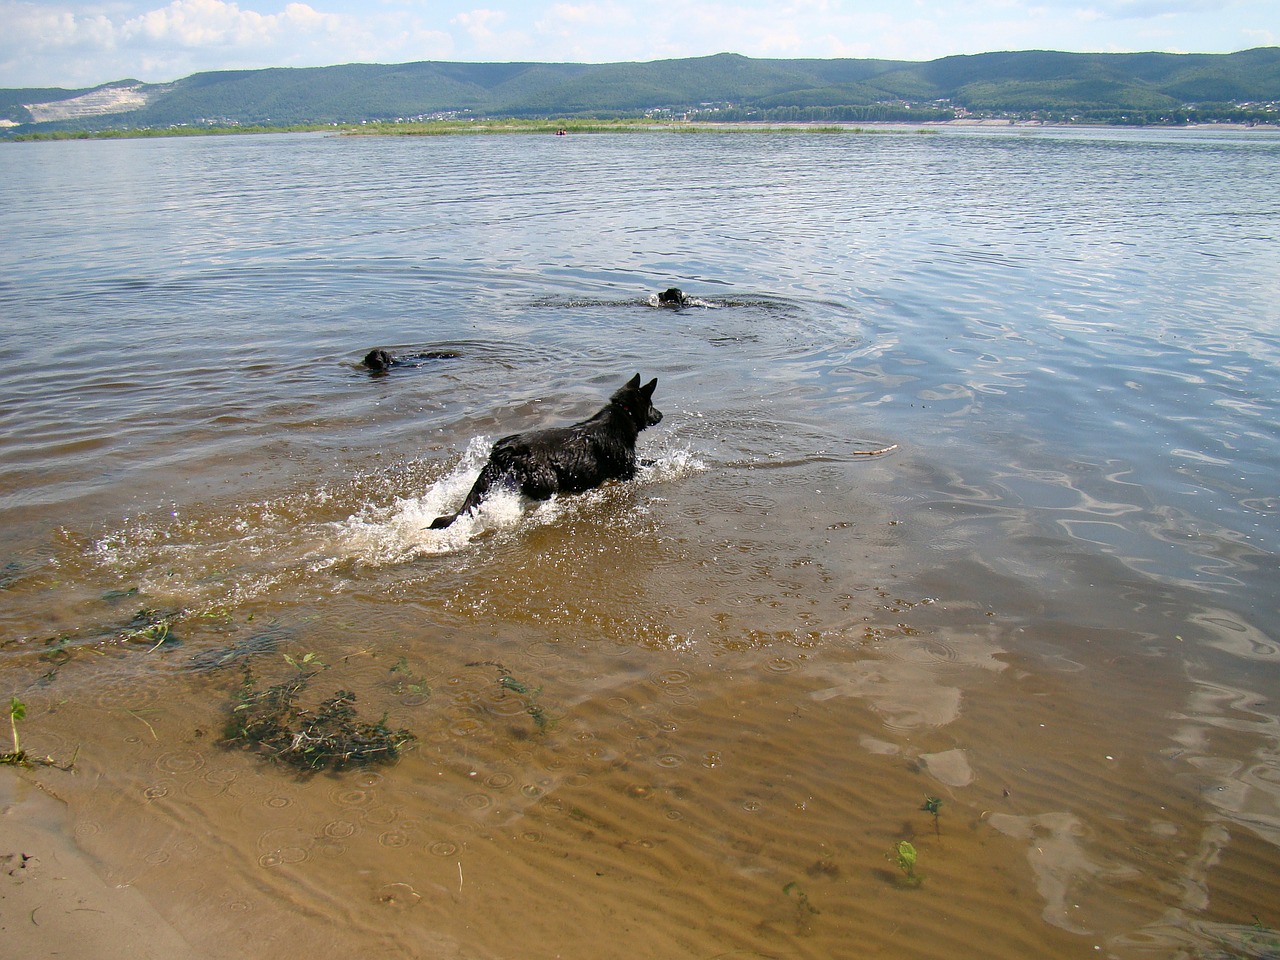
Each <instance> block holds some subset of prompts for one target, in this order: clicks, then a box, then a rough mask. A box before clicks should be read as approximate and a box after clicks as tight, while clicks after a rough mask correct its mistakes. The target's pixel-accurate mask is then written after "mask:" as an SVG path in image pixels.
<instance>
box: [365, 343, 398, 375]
mask: <svg viewBox="0 0 1280 960" xmlns="http://www.w3.org/2000/svg"><path fill="white" fill-rule="evenodd" d="M395 362H396V361H395V357H393V356H391V354H389V353H387V351H385V350H382V349H377V350H370V351H369V352H368V353H367V354H365V358H364V365H365V366H366V367H368V368H369V369H370V370H373V371H374V372H375V373H381V372H382V371H383V370H386V369H387V368H388V367H390V366H391V365H392V364H393V363H395Z"/></svg>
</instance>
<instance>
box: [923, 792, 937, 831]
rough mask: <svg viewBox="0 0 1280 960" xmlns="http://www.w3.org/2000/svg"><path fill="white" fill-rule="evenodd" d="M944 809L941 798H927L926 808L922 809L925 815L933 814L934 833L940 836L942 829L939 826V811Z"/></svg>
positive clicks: (925, 799) (925, 801) (925, 800)
mask: <svg viewBox="0 0 1280 960" xmlns="http://www.w3.org/2000/svg"><path fill="white" fill-rule="evenodd" d="M941 807H942V798H941V797H925V798H924V806H923V807H921V808H920V809H921V810H923V811H924V812H925V813H932V814H933V832H934V833H936V834H937V835H938V836H942V828H941V827H940V826H939V825H938V811H939V809H940V808H941Z"/></svg>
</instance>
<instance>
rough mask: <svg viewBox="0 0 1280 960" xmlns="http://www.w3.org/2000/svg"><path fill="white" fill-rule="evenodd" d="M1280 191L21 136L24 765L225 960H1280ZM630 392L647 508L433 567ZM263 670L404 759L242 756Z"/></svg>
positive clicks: (1261, 164) (729, 149)
mask: <svg viewBox="0 0 1280 960" xmlns="http://www.w3.org/2000/svg"><path fill="white" fill-rule="evenodd" d="M1278 161H1280V138H1277V137H1276V136H1275V135H1272V134H1259V133H1256V132H1248V133H1234V134H1233V133H1206V132H1188V131H1179V132H1176V133H1169V132H1164V133H1146V132H1140V131H1037V132H1014V131H983V132H978V133H973V132H966V133H954V132H946V133H941V134H933V135H920V134H916V133H913V132H898V133H888V134H875V135H855V134H848V135H816V134H807V133H794V134H739V135H714V134H688V135H674V134H653V135H647V136H582V137H569V138H564V137H560V138H556V137H542V136H537V137H535V136H501V137H499V136H493V137H476V138H470V137H449V138H434V137H433V138H422V139H411V138H404V139H377V138H340V137H322V136H288V137H253V138H247V137H246V138H226V139H195V140H170V141H154V142H152V141H123V142H86V143H57V144H15V145H10V146H9V147H8V148H7V149H4V150H0V168H3V176H2V177H0V183H4V184H5V186H4V187H3V188H0V189H3V191H4V204H3V206H2V207H0V210H2V212H0V217H3V220H4V233H5V236H6V238H7V239H6V243H5V244H4V245H3V247H0V262H2V263H3V270H0V305H2V306H3V313H4V316H5V320H6V324H5V331H4V334H3V337H0V361H2V363H0V519H2V522H3V527H2V529H3V531H4V534H3V536H4V546H5V550H4V555H3V558H0V562H2V563H3V565H4V569H3V571H2V572H0V577H2V578H3V579H2V580H0V584H2V589H0V644H3V646H0V683H2V684H3V686H0V693H3V692H11V693H12V694H16V695H18V696H19V697H20V698H21V699H22V700H23V701H25V702H26V703H27V704H28V715H27V720H26V722H25V725H24V731H25V732H24V737H23V745H24V746H25V747H27V748H28V749H29V750H31V751H32V752H34V753H39V754H49V755H52V756H54V757H55V758H66V757H70V756H72V755H74V756H75V757H76V764H75V773H64V772H61V771H58V770H53V769H47V768H46V769H41V770H38V771H36V772H35V773H33V774H32V776H34V777H37V778H39V779H40V781H41V782H42V783H43V784H45V785H46V786H47V787H48V788H49V789H50V790H52V791H53V792H55V793H56V794H57V795H58V796H61V797H63V798H64V799H65V800H66V801H67V802H68V804H69V805H70V807H71V809H72V811H73V815H74V824H75V834H76V838H77V841H78V842H79V843H80V844H81V845H82V846H83V847H84V848H85V849H86V850H87V851H88V852H89V853H91V854H92V855H93V856H94V857H96V858H97V859H98V861H99V862H100V863H101V864H102V867H103V870H104V871H105V872H106V873H107V875H108V876H109V878H110V879H112V880H114V881H115V882H118V883H129V884H133V885H135V886H136V887H138V888H139V889H140V890H142V891H143V892H144V893H145V894H147V895H148V897H150V898H151V899H152V900H153V902H155V903H156V905H157V907H158V909H160V910H161V912H162V913H164V914H165V915H166V916H167V917H168V918H169V919H170V920H171V921H172V922H173V923H174V924H175V925H176V926H177V927H178V929H179V931H180V932H182V933H183V934H184V935H185V936H187V937H188V939H189V940H191V941H192V942H193V943H197V944H200V945H201V952H202V955H203V954H207V955H209V956H223V955H225V956H242V955H243V954H244V952H245V951H246V950H248V949H252V950H253V951H254V953H255V954H256V955H259V956H263V957H274V956H286V955H287V956H295V955H296V953H297V951H298V950H299V949H307V948H310V949H313V950H315V951H317V952H318V955H332V954H334V952H335V951H336V950H338V949H340V950H342V951H343V952H347V951H352V950H365V951H373V952H378V953H380V954H381V955H404V956H418V955H424V956H425V955H429V956H441V957H449V956H457V957H553V956H564V957H575V956H582V957H586V956H591V957H614V956H618V957H622V956H628V957H635V956H653V957H666V958H669V957H677V956H678V957H685V956H687V957H712V956H734V957H755V956H770V957H781V956H786V957H815V958H817V957H844V956H849V957H852V956H859V957H865V956H876V955H884V956H903V955H907V954H911V955H914V956H920V957H940V958H953V957H955V958H958V957H970V956H972V955H973V950H974V948H975V945H977V944H981V945H982V951H983V953H984V955H990V956H993V957H1010V958H1013V957H1026V956H1031V955H1035V956H1044V957H1075V956H1083V955H1088V956H1113V957H1170V956H1186V957H1192V956H1196V957H1201V956H1203V957H1218V956H1267V955H1271V954H1270V953H1268V952H1267V951H1271V952H1272V953H1274V952H1275V951H1276V950H1277V949H1280V934H1276V933H1275V930H1276V929H1277V928H1280V915H1277V914H1276V912H1275V907H1274V904H1276V903H1280V883H1278V881H1277V877H1280V869H1278V868H1280V849H1278V845H1280V761H1278V758H1277V751H1278V748H1280V732H1278V725H1280V711H1278V710H1277V707H1276V703H1277V695H1278V694H1280V677H1278V676H1277V667H1278V664H1280V655H1278V653H1277V641H1278V639H1280V620H1278V618H1277V612H1276V606H1277V605H1276V597H1277V590H1276V583H1277V573H1278V572H1280V571H1278V570H1277V566H1278V565H1277V543H1278V542H1280V540H1278V538H1280V498H1278V497H1277V491H1276V481H1275V477H1276V476H1277V472H1278V471H1277V467H1278V466H1280V463H1278V461H1280V453H1278V451H1280V444H1278V443H1277V440H1278V439H1280V437H1278V436H1277V434H1280V410H1278V409H1277V408H1278V407H1280V390H1277V386H1276V383H1277V381H1276V374H1275V370H1276V367H1277V363H1278V362H1280V336H1278V334H1277V331H1280V307H1278V306H1277V304H1280V269H1278V268H1280V239H1278V238H1280V187H1277V186H1276V184H1275V181H1274V176H1273V172H1274V170H1275V169H1276V167H1277V162H1278ZM672 285H676V286H679V287H681V288H683V289H684V290H685V291H686V292H688V293H690V294H691V295H693V296H695V297H696V298H697V301H696V302H695V303H694V304H693V305H690V306H687V307H685V308H683V309H679V310H673V309H664V308H659V307H657V306H655V305H654V303H653V301H652V299H651V298H652V295H653V293H654V292H655V291H657V290H661V289H665V288H666V287H668V286H672ZM375 346H378V347H386V348H388V349H390V350H392V352H397V353H401V354H410V353H419V352H428V353H429V352H437V353H442V354H448V356H440V357H437V358H433V359H427V360H424V361H422V362H421V363H420V364H417V365H413V366H407V367H399V368H395V369H393V370H391V371H390V372H389V373H388V374H386V375H381V376H375V375H372V374H370V373H369V372H368V371H366V370H364V369H362V368H361V367H360V360H361V358H362V357H363V355H364V353H365V352H366V351H367V350H369V349H370V348H371V347H375ZM454 354H456V356H455V355H454ZM635 372H639V373H641V374H642V375H643V376H644V377H645V378H649V377H654V376H656V377H657V378H658V381H659V386H658V393H657V396H656V399H655V402H656V403H657V405H658V406H659V407H660V408H661V409H662V410H663V411H664V413H665V414H666V416H665V419H664V420H663V422H662V424H661V425H660V426H658V427H656V428H654V429H652V430H650V431H648V432H646V433H645V434H643V435H642V440H641V448H642V455H643V456H645V457H647V458H650V459H652V460H653V461H654V464H653V466H652V467H649V468H646V469H645V470H643V471H642V472H641V474H640V476H639V477H637V478H636V479H635V480H634V481H631V482H628V483H625V484H617V485H612V486H609V487H606V488H604V489H601V490H598V491H594V492H592V493H589V494H586V495H583V496H580V497H569V498H563V499H560V500H558V501H554V502H552V503H549V504H545V505H541V506H535V505H529V504H521V503H519V502H518V501H516V500H514V499H511V498H498V499H497V500H496V501H495V502H494V503H492V504H490V505H488V506H486V507H485V508H484V510H482V511H481V513H480V514H479V515H478V516H477V517H476V518H474V519H470V520H467V521H464V522H460V523H459V524H458V525H456V526H455V527H454V528H452V529H450V530H449V531H444V532H436V531H430V530H428V529H426V526H427V524H428V523H429V522H430V520H431V518H432V517H434V516H435V515H436V514H437V513H440V512H444V510H445V509H446V508H449V507H451V506H452V505H454V504H456V503H457V502H458V501H459V500H460V498H461V497H462V495H463V494H464V493H465V490H466V488H467V486H468V485H469V482H470V479H471V478H472V477H473V476H474V474H475V471H476V470H478V468H479V465H480V462H481V461H482V459H483V456H484V453H485V450H486V449H487V444H488V443H489V442H491V441H492V440H493V439H494V438H496V437H499V436H502V435H504V434H506V433H510V432H514V431H516V430H520V429H526V428H530V427H534V426H539V425H547V424H552V423H564V422H569V421H571V420H575V419H579V418H581V417H583V416H587V415H589V414H590V413H592V412H594V410H595V409H597V408H598V406H599V405H600V403H602V402H603V399H604V398H605V397H606V396H607V395H608V394H609V393H610V392H612V390H613V389H615V388H616V387H617V386H618V385H619V384H620V383H621V382H622V381H623V380H625V379H627V378H628V377H630V376H631V375H632V374H633V373H635ZM891 445H896V448H895V449H893V450H892V451H890V452H888V453H885V454H881V455H875V456H866V455H864V454H866V453H867V452H868V451H874V450H878V449H882V448H884V447H887V446H891ZM142 609H145V610H150V611H155V615H156V616H164V617H166V619H165V623H166V624H168V631H169V632H168V633H167V634H166V633H163V632H157V631H156V630H154V629H152V630H147V629H144V627H145V623H146V621H138V620H136V619H135V614H137V613H138V611H139V610H142ZM140 624H141V625H142V626H140ZM308 656H309V657H310V659H309V660H304V658H307V657H308ZM290 660H292V663H299V662H305V663H307V664H309V665H311V666H312V667H313V668H314V671H315V672H316V675H315V677H314V678H313V679H312V680H311V681H310V683H309V685H308V687H307V691H306V693H307V695H308V696H310V697H311V698H312V700H311V703H313V704H314V703H318V702H319V701H320V700H322V699H324V698H326V697H329V696H331V695H333V694H334V693H335V692H336V691H337V690H348V691H351V692H353V693H354V694H355V695H356V698H357V700H356V706H357V708H358V710H359V712H360V714H361V715H362V716H365V717H367V718H368V719H369V720H371V721H375V720H377V719H379V718H380V717H382V716H384V715H385V717H386V719H387V723H388V724H389V725H390V726H391V727H393V728H401V727H403V728H406V729H408V730H410V731H411V732H413V733H414V734H415V735H416V737H417V739H416V741H415V742H414V743H413V744H412V747H411V749H409V750H408V751H407V752H405V753H404V754H403V755H402V756H401V758H400V759H399V760H398V761H397V762H395V763H394V764H391V765H384V766H374V767H368V768H359V769H353V770H345V771H341V772H337V773H334V772H326V773H321V774H318V775H314V776H298V775H297V774H296V773H295V772H294V771H293V770H292V769H291V768H289V767H287V766H284V765H281V764H271V763H267V762H265V761H264V760H263V758H262V757H261V756H258V755H256V754H255V753H253V752H247V751H244V750H240V749H236V748H232V747H228V746H227V745H226V744H225V743H223V742H222V737H223V733H224V730H225V728H226V724H227V722H228V719H229V718H230V717H232V716H233V715H234V707H235V705H236V704H237V703H238V702H239V699H238V698H239V696H240V694H241V692H242V689H243V684H244V682H245V677H246V671H248V675H249V676H250V677H252V679H253V681H254V682H255V683H257V684H258V685H259V686H263V685H268V684H272V683H279V682H283V681H285V680H288V679H289V678H290V677H292V676H296V675H297V668H296V667H294V666H292V665H291V662H290ZM317 664H319V665H322V666H317ZM77 750H78V753H77V752H76V751H77ZM926 798H934V799H938V800H941V801H942V802H941V805H940V806H939V807H938V809H939V815H938V817H937V818H936V821H935V818H934V817H933V816H932V815H931V814H930V813H929V812H928V811H926V810H923V809H922V807H923V806H924V801H925V800H926ZM904 839H905V840H908V841H910V842H912V843H913V844H914V845H915V847H916V849H917V851H918V853H919V860H918V870H919V873H920V874H922V875H924V877H925V879H924V881H923V882H922V883H920V884H919V885H918V886H913V885H909V884H904V883H902V882H901V881H900V878H899V876H898V875H897V867H896V866H895V865H894V864H893V863H891V862H890V861H889V860H888V859H887V857H886V854H887V853H888V852H889V851H890V850H891V849H892V848H893V847H894V845H895V844H896V843H897V842H898V841H900V840H904ZM333 917H337V918H339V919H340V920H341V923H340V924H338V925H334V924H333V923H332V920H331V919H330V918H333Z"/></svg>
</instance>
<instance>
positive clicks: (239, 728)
mask: <svg viewBox="0 0 1280 960" xmlns="http://www.w3.org/2000/svg"><path fill="white" fill-rule="evenodd" d="M285 659H286V660H287V661H288V663H289V664H290V665H291V666H293V667H294V668H295V669H296V673H295V674H294V675H293V676H290V677H288V678H287V679H285V680H283V681H281V682H279V683H276V684H272V685H271V686H269V687H266V688H265V689H259V688H258V685H257V681H256V679H255V677H254V675H253V672H252V670H251V669H250V667H249V666H248V665H246V666H245V668H244V680H243V682H242V683H241V686H240V690H239V691H238V693H237V695H236V701H237V702H236V703H235V705H234V706H233V707H232V710H231V719H230V722H229V723H228V726H227V736H226V742H227V743H229V744H236V745H240V746H244V747H251V748H256V749H258V750H259V751H261V752H262V753H263V754H264V755H266V756H267V757H268V758H270V759H272V760H277V761H280V762H284V763H289V764H292V765H294V766H297V767H302V768H304V769H308V770H320V769H324V768H331V769H343V768H345V767H352V766H359V765H363V764H370V763H385V762H389V761H391V760H394V759H395V758H396V757H397V756H399V755H400V752H401V751H402V750H403V749H405V747H407V746H408V745H409V744H410V743H412V742H413V741H414V740H416V739H417V737H415V736H414V734H412V733H410V732H409V731H408V730H404V729H400V730H393V729H392V728H391V727H390V726H389V725H388V724H387V717H386V715H385V714H384V715H383V716H382V718H381V719H380V720H377V721H376V722H369V721H368V720H363V719H361V718H360V716H359V715H358V714H357V712H356V707H355V704H356V695H355V694H354V693H352V692H351V691H350V690H338V691H336V692H335V693H334V694H333V695H332V696H331V697H328V698H326V699H324V700H322V701H321V702H320V703H319V705H318V706H315V707H308V706H304V705H302V704H300V702H299V701H300V698H301V697H302V695H303V694H304V693H305V692H306V691H307V689H308V687H309V686H310V684H311V681H312V680H314V679H315V678H316V677H317V676H318V675H319V674H320V669H318V668H324V665H323V664H322V663H321V662H320V661H319V659H318V658H316V657H314V656H313V655H311V654H308V655H306V656H304V657H300V658H294V657H290V656H288V655H286V656H285ZM317 667H318V668H317Z"/></svg>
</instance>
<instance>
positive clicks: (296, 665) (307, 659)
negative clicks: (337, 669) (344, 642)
mask: <svg viewBox="0 0 1280 960" xmlns="http://www.w3.org/2000/svg"><path fill="white" fill-rule="evenodd" d="M284 662H285V663H287V664H289V666H291V667H293V669H295V670H298V671H302V672H305V671H307V670H309V669H311V668H312V667H319V668H320V669H321V670H328V669H329V666H328V664H326V663H325V662H324V661H323V660H321V659H320V658H319V657H317V656H316V655H315V654H314V653H306V654H303V655H302V656H301V657H298V658H294V657H291V656H289V654H287V653H286V654H284Z"/></svg>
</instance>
